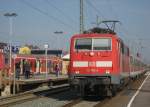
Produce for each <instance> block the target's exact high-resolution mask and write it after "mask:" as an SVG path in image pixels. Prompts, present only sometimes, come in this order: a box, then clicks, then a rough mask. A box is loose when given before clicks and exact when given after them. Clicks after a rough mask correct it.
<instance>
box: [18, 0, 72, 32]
mask: <svg viewBox="0 0 150 107" xmlns="http://www.w3.org/2000/svg"><path fill="white" fill-rule="evenodd" d="M20 1H21V2H22V3H23V4H25V5H27V6H28V7H30V8H32V9H34V10H36V11H37V12H39V13H41V14H43V15H45V16H46V17H49V18H50V19H52V20H54V21H56V22H58V23H60V24H62V25H64V26H66V27H68V28H69V29H72V30H73V29H74V27H73V26H71V25H69V24H67V23H65V22H63V21H62V20H60V19H58V18H57V17H55V16H53V15H50V14H49V13H47V12H45V11H43V10H41V9H39V8H38V7H36V6H34V5H32V4H31V3H29V2H27V1H26V0H20Z"/></svg>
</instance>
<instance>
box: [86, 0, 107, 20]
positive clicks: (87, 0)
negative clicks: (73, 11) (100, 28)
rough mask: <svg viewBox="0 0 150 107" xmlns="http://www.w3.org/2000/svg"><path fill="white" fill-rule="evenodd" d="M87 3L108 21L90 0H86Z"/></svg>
mask: <svg viewBox="0 0 150 107" xmlns="http://www.w3.org/2000/svg"><path fill="white" fill-rule="evenodd" d="M86 3H87V4H88V5H89V6H91V7H92V8H93V9H94V10H95V11H96V12H97V13H98V14H100V15H101V17H102V18H103V19H105V20H106V17H104V15H103V14H102V13H101V12H100V10H98V9H97V8H96V7H95V6H94V5H93V3H91V2H90V0H86Z"/></svg>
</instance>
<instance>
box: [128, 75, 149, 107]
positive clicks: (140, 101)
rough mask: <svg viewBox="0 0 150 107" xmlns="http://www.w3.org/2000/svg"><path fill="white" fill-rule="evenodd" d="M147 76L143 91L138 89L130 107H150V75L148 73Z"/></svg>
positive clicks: (142, 87)
mask: <svg viewBox="0 0 150 107" xmlns="http://www.w3.org/2000/svg"><path fill="white" fill-rule="evenodd" d="M147 75H148V77H147V79H146V80H145V82H144V83H143V85H142V86H141V89H138V91H137V92H138V93H136V94H137V95H136V96H135V98H134V100H133V102H132V104H131V106H130V107H150V73H147Z"/></svg>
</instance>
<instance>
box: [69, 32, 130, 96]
mask: <svg viewBox="0 0 150 107" xmlns="http://www.w3.org/2000/svg"><path fill="white" fill-rule="evenodd" d="M129 59H130V57H129V48H128V47H127V46H126V45H125V44H124V43H123V41H122V40H121V39H120V38H119V37H118V36H117V35H116V34H115V32H113V31H108V32H106V33H96V32H94V33H85V34H78V35H75V36H73V37H72V38H71V47H70V67H69V78H70V85H71V86H73V87H75V88H76V89H78V90H80V92H81V94H82V95H87V94H89V93H94V94H96V95H106V96H111V95H113V94H115V93H116V90H117V88H118V87H119V86H121V85H123V84H125V83H126V82H127V80H128V78H129V73H130V72H129V71H130V60H129Z"/></svg>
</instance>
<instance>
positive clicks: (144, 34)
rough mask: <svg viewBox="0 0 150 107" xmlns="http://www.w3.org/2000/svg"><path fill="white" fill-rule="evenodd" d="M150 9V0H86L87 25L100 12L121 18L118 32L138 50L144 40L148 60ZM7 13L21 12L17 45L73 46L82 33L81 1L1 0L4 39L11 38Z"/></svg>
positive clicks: (17, 21) (16, 29) (0, 26)
mask: <svg viewBox="0 0 150 107" xmlns="http://www.w3.org/2000/svg"><path fill="white" fill-rule="evenodd" d="M91 4H92V5H91ZM149 10H150V0H84V22H85V23H84V24H85V28H86V29H88V28H91V27H93V26H94V25H93V24H92V23H93V22H95V21H96V15H98V16H99V18H100V20H106V19H113V20H119V21H121V24H120V25H119V24H118V25H117V32H118V35H119V36H120V37H121V38H123V39H124V41H125V42H126V43H128V45H130V46H131V44H132V47H134V48H135V49H134V50H140V51H141V49H140V48H139V41H141V44H142V46H143V47H144V48H142V52H141V53H142V55H143V58H144V59H146V58H147V57H148V56H149V54H150V51H149V50H150V48H149V46H150V42H149V41H150V37H149V34H150V30H149V26H150V21H149V19H150V12H149ZM7 12H16V13H17V14H18V16H17V17H15V18H14V20H13V37H11V39H12V42H13V43H14V44H35V45H38V46H40V47H43V46H44V44H45V43H48V44H49V45H50V48H51V49H69V40H70V37H71V36H72V35H73V34H76V33H79V0H0V38H1V39H0V41H1V42H9V40H10V36H9V21H8V18H6V17H4V16H3V14H4V13H7ZM55 31H63V32H64V33H63V34H55V33H54V32H55ZM132 50H133V49H132ZM149 59H150V58H149Z"/></svg>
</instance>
